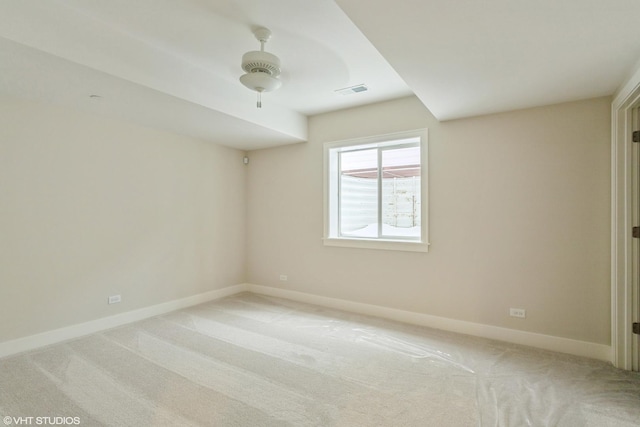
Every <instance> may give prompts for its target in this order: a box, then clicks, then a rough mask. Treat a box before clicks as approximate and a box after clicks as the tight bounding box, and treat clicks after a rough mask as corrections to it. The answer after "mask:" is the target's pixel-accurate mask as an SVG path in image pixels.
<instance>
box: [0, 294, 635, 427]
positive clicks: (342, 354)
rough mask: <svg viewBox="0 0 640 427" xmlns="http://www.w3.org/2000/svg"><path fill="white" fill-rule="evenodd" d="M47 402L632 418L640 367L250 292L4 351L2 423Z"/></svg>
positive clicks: (219, 410) (49, 407)
mask: <svg viewBox="0 0 640 427" xmlns="http://www.w3.org/2000/svg"><path fill="white" fill-rule="evenodd" d="M45 416H49V417H56V416H57V417H77V419H78V420H79V422H80V425H82V426H102V425H105V426H136V427H137V426H247V427H260V426H363V427H364V426H367V427H370V426H439V427H441V426H478V425H482V426H517V427H519V426H528V425H531V426H580V427H584V426H594V427H595V426H597V427H601V426H639V425H640V375H638V374H634V373H630V372H625V371H621V370H617V369H614V368H613V367H611V366H610V365H608V364H606V363H601V362H597V361H593V360H588V359H583V358H578V357H573V356H568V355H562V354H556V353H552V352H545V351H539V350H534V349H530V348H525V347H520V346H515V345H509V344H504V343H499V342H495V341H489V340H485V339H480V338H474V337H468V336H462V335H456V334H452V333H447V332H442V331H436V330H432V329H428V328H421V327H415V326H410V325H404V324H399V323H394V322H390V321H386V320H380V319H375V318H370V317H365V316H360V315H355V314H349V313H345V312H340V311H335V310H329V309H325V308H320V307H316V306H311V305H306V304H301V303H296V302H292V301H287V300H282V299H277V298H270V297H264V296H258V295H254V294H248V293H247V294H240V295H236V296H233V297H230V298H226V299H223V300H219V301H214V302H211V303H207V304H203V305H200V306H196V307H193V308H190V309H185V310H181V311H178V312H174V313H170V314H167V315H164V316H160V317H157V318H153V319H149V320H146V321H142V322H138V323H135V324H132V325H129V326H125V327H121V328H117V329H113V330H110V331H106V332H103V333H99V334H95V335H92V336H89V337H85V338H81V339H78V340H75V341H71V342H67V343H63V344H58V345H54V346H50V347H47V348H44V349H41V350H37V351H32V352H29V353H25V354H22V355H18V356H14V357H9V358H5V359H0V426H2V420H3V419H5V417H12V418H11V420H14V421H15V420H17V417H45ZM34 419H35V418H34ZM11 420H9V421H11ZM14 424H15V423H14ZM34 424H35V422H34Z"/></svg>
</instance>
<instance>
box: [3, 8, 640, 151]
mask: <svg viewBox="0 0 640 427" xmlns="http://www.w3.org/2000/svg"><path fill="white" fill-rule="evenodd" d="M400 5H401V6H402V7H400ZM343 10H344V11H343ZM345 12H346V13H345ZM637 16H640V1H637V0H607V1H596V0H562V1H558V0H553V1H552V0H536V1H529V2H525V1H519V0H484V1H482V2H478V1H477V0H455V1H452V0H431V1H426V0H401V1H398V0H396V1H391V0H367V1H366V2H363V1H362V0H336V1H333V0H182V1H179V2H176V1H175V0H136V1H124V0H40V1H15V0H0V93H6V94H9V95H12V96H17V97H24V98H28V99H35V100H41V101H45V102H52V103H57V104H62V105H67V106H70V107H74V108H81V109H83V110H88V111H93V112H97V113H100V114H105V115H110V116H117V117H122V118H125V119H127V120H132V121H135V122H138V123H142V124H144V125H148V126H153V127H159V128H163V129H168V130H171V131H174V132H179V133H184V134H187V135H193V136H196V137H199V138H203V139H206V140H210V141H213V142H216V143H219V144H223V145H229V146H232V147H236V148H241V149H245V150H250V149H256V148H263V147H269V146H274V145H282V144H289V143H294V142H300V141H304V140H306V138H307V116H309V115H313V114H318V113H322V112H326V111H332V110H338V109H342V108H347V107H352V106H357V105H363V104H368V103H372V102H378V101H383V100H387V99H392V98H398V97H402V96H407V95H410V94H412V93H415V94H416V95H417V96H418V97H419V98H420V99H421V100H422V102H423V103H424V104H425V105H426V106H427V107H428V108H429V109H430V110H431V111H432V112H433V113H434V115H435V116H436V117H437V118H438V119H440V120H446V119H452V118H459V117H465V116H470V115H478V114H486V113H491V112H497V111H504V110H510V109H517V108H525V107H530V106H536V105H545V104H551V103H556V102H563V101H570V100H577V99H584V98H589V97H594V96H601V95H610V94H612V93H613V92H614V91H615V89H616V88H617V87H618V86H619V85H620V84H621V83H622V82H623V81H624V79H625V77H626V76H627V75H628V74H630V72H631V71H632V70H633V68H634V66H635V64H636V61H637V60H638V59H640V37H638V28H640V27H638V26H637V25H636V27H635V28H634V25H635V22H634V21H635V20H636V17H637ZM354 23H355V25H354ZM356 25H357V26H356ZM257 26H265V27H268V28H269V29H271V31H272V33H273V37H272V39H271V41H269V43H267V45H266V50H267V51H269V52H272V53H274V54H276V55H278V56H279V57H280V59H281V60H282V69H283V72H282V76H281V80H282V81H283V85H282V88H281V89H279V90H278V91H276V92H272V93H267V94H264V95H263V108H261V109H257V108H256V106H255V101H256V96H255V93H252V92H251V91H249V90H248V89H246V88H245V87H244V86H242V85H241V84H240V83H239V81H238V78H239V76H240V75H241V74H242V71H241V69H240V59H241V57H242V54H243V53H245V52H247V51H249V50H257V49H259V43H258V41H257V40H256V39H255V38H254V37H253V34H252V29H253V28H255V27H257ZM365 35H366V37H365ZM389 64H391V65H389ZM392 66H393V68H392ZM394 69H395V70H397V72H398V73H399V74H398V73H396V71H394ZM401 76H402V77H401ZM405 81H406V82H407V84H408V85H407V84H405ZM361 83H364V84H366V85H367V86H368V87H369V90H368V91H367V92H362V93H359V94H354V95H347V96H344V95H340V94H337V93H335V90H336V89H340V88H343V87H347V86H352V85H357V84H361ZM92 94H95V95H100V97H99V98H96V97H93V98H91V97H90V95H92Z"/></svg>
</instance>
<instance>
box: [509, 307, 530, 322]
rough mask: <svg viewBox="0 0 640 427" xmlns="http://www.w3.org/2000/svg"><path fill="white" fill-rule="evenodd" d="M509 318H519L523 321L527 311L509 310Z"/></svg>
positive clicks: (522, 309) (520, 309) (521, 309)
mask: <svg viewBox="0 0 640 427" xmlns="http://www.w3.org/2000/svg"><path fill="white" fill-rule="evenodd" d="M509 316H511V317H520V318H522V319H524V318H525V317H527V310H525V309H524V308H510V309H509Z"/></svg>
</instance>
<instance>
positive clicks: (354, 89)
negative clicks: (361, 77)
mask: <svg viewBox="0 0 640 427" xmlns="http://www.w3.org/2000/svg"><path fill="white" fill-rule="evenodd" d="M368 90H369V88H368V87H367V86H366V85H364V84H359V85H355V86H349V87H345V88H342V89H337V90H335V92H336V93H339V94H340V95H353V94H354V93H359V92H366V91H368Z"/></svg>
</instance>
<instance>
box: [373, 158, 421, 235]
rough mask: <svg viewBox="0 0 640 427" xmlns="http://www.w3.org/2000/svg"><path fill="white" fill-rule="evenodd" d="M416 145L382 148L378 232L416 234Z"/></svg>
mask: <svg viewBox="0 0 640 427" xmlns="http://www.w3.org/2000/svg"><path fill="white" fill-rule="evenodd" d="M420 195H421V191H420V147H409V148H399V149H386V150H383V151H382V234H383V235H384V236H392V237H414V238H419V237H420V226H421V218H420V212H421V209H420V205H421V197H420Z"/></svg>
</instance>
